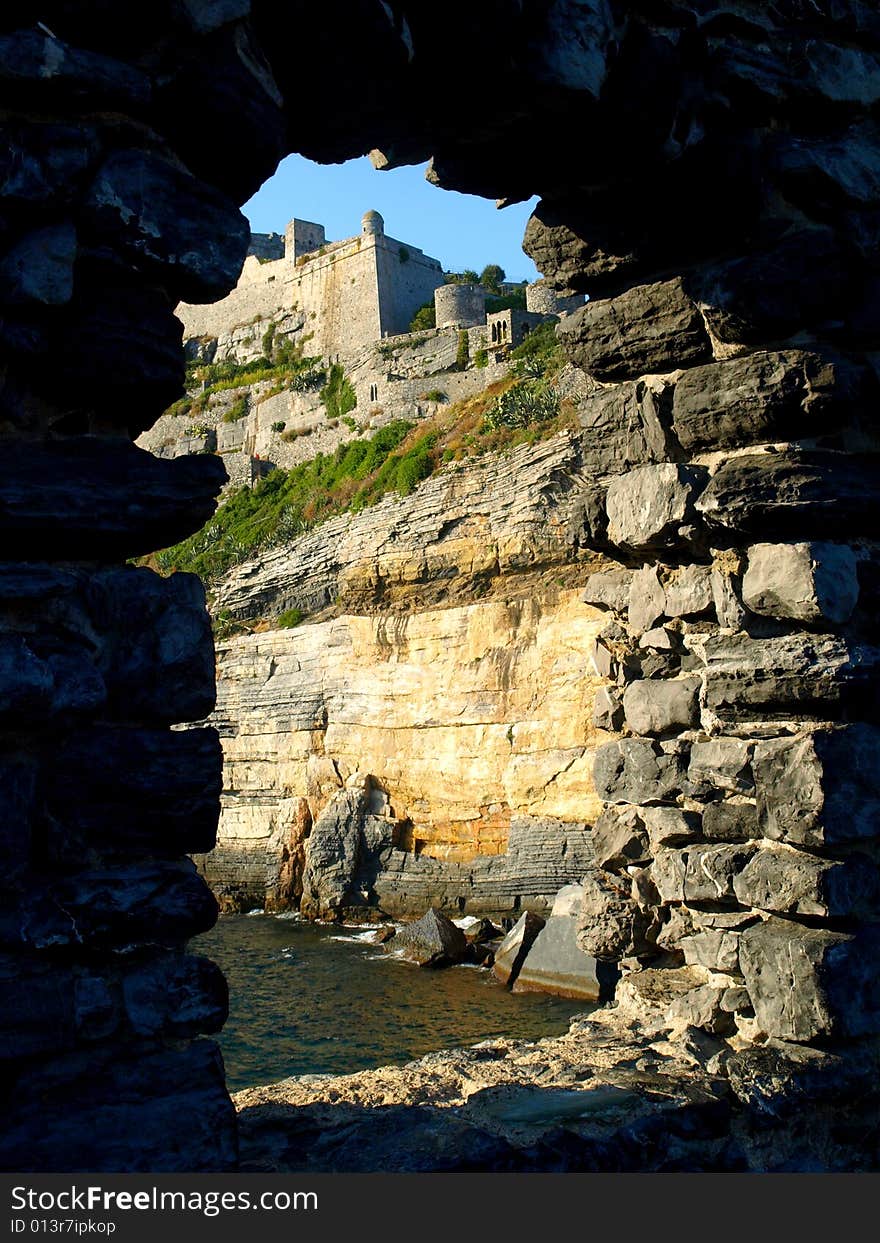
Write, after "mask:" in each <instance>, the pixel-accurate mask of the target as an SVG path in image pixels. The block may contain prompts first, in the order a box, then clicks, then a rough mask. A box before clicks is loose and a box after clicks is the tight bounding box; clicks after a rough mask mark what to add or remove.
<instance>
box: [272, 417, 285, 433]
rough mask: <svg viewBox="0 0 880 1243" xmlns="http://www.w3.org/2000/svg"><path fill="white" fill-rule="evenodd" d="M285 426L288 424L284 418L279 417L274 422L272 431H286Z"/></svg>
mask: <svg viewBox="0 0 880 1243" xmlns="http://www.w3.org/2000/svg"><path fill="white" fill-rule="evenodd" d="M285 427H287V424H286V423H285V422H284V420H283V419H277V420H276V422H274V423H273V424H272V431H273V432H283V431H284V429H285Z"/></svg>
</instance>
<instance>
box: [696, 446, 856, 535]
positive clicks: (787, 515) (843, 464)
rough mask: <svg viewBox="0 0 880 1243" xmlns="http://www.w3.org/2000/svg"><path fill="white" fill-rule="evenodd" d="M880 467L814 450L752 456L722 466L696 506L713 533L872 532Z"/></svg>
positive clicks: (806, 533) (793, 533)
mask: <svg viewBox="0 0 880 1243" xmlns="http://www.w3.org/2000/svg"><path fill="white" fill-rule="evenodd" d="M878 488H880V465H878V464H877V463H876V462H875V461H873V460H872V459H865V458H854V457H852V456H849V455H844V454H835V453H819V452H801V453H796V452H791V451H786V452H785V453H749V454H744V455H743V456H742V457H737V458H733V459H732V460H731V461H729V462H725V463H724V465H723V466H721V467H720V468H719V469H718V471H717V472H716V473H715V474H714V475H713V476H712V478H711V479H710V480H709V482H708V484H707V485H706V488H705V489H704V490H703V492H702V494H701V495H700V496H699V497H698V498H697V500H696V509H697V511H698V513H700V514H701V515H702V517H703V518H704V519H705V521H706V522H707V523H708V524H709V525H710V526H712V527H717V528H720V529H722V530H725V531H729V532H731V533H735V534H739V535H743V536H751V537H758V538H762V539H780V540H784V539H788V538H795V539H798V538H799V539H811V538H813V537H816V538H818V539H822V538H823V537H824V536H827V535H828V533H829V531H839V532H840V533H841V534H842V535H845V536H846V538H847V539H852V538H855V537H856V536H858V535H867V534H871V533H873V532H875V531H876V530H877V527H878V519H877V515H876V512H875V504H874V497H875V496H876V494H877V490H878Z"/></svg>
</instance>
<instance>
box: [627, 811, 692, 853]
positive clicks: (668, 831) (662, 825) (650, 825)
mask: <svg viewBox="0 0 880 1243" xmlns="http://www.w3.org/2000/svg"><path fill="white" fill-rule="evenodd" d="M640 814H641V817H642V819H643V821H644V823H645V828H646V829H647V831H648V842H649V845H650V851H651V854H652V855H654V856H656V855H657V853H658V851H660V850H662V849H663V848H664V847H669V846H683V845H685V844H686V843H687V842H693V841H697V840H698V839H699V838H700V836H701V834H702V826H701V817H700V816H699V814H698V813H697V812H693V811H682V810H681V808H680V807H643V808H641V813H640Z"/></svg>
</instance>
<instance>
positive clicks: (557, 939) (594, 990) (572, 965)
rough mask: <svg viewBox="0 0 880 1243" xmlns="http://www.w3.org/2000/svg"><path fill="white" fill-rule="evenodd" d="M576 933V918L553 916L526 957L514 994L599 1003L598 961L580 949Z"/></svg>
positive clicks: (515, 984)
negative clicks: (548, 995) (552, 996)
mask: <svg viewBox="0 0 880 1243" xmlns="http://www.w3.org/2000/svg"><path fill="white" fill-rule="evenodd" d="M577 930H578V919H577V917H576V916H574V915H551V916H550V918H549V919H548V920H547V922H546V924H545V925H544V927H543V928H542V929H541V931H540V932H539V933H538V935H537V937H536V938H535V940H534V943H533V945H532V948H531V949H530V950H529V952H528V954H527V955H526V959H525V962H524V963H523V965H522V967H521V968H520V972H519V975H518V976H517V977H516V980H515V981H514V984H513V991H514V992H515V993H552V994H553V995H554V996H556V997H573V998H575V999H577V1000H584V1001H598V999H599V981H598V979H597V977H596V961H595V959H594V958H591V957H590V955H589V954H586V953H584V951H583V950H582V949H581V948H580V945H579V943H578V937H577Z"/></svg>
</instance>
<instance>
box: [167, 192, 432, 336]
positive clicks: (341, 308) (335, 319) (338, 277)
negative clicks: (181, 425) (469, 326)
mask: <svg viewBox="0 0 880 1243" xmlns="http://www.w3.org/2000/svg"><path fill="white" fill-rule="evenodd" d="M278 237H279V235H278V234H262V235H255V238H254V244H253V245H252V247H251V253H250V254H249V255H248V257H247V259H246V260H245V263H244V267H243V269H242V273H241V277H240V278H239V282H238V284H237V285H236V287H235V289H233V290H232V292H231V293H230V294H228V295H227V296H226V297H225V298H221V299H220V301H219V302H214V303H212V304H211V305H209V306H193V305H190V304H188V303H181V304H180V306H178V308H177V315H178V317H179V318H180V319H181V320H182V321H183V326H184V337H185V338H193V337H216V338H233V339H234V338H235V337H236V335H239V336H240V335H241V331H242V330H243V329H245V328H247V326H248V325H250V324H253V325H255V326H256V325H259V323H260V322H263V321H266V322H268V321H272V322H276V321H278V320H279V319H283V320H285V321H286V322H287V323H288V325H289V326H290V332H291V334H292V335H296V334H297V333H299V334H301V335H302V337H303V339H304V340H305V339H306V338H308V347H307V348H308V352H309V353H313V354H319V355H321V356H322V357H325V358H326V357H336V356H340V357H351V356H352V355H354V354H356V353H357V352H358V351H359V350H362V349H363V348H364V347H365V346H367V345H371V344H372V343H373V342H375V341H378V340H381V339H382V338H383V337H387V336H395V335H398V334H400V333H405V332H406V331H407V330H408V327H409V323H410V321H411V319H412V317H413V315H414V314H415V312H416V311H417V310H418V308H419V307H420V306H423V305H424V303H425V302H428V301H430V300H431V298H432V297H433V295H434V291H435V289H437V288H438V287H439V286H441V285H442V284H443V269H442V266H441V264H440V261H439V260H438V259H433V258H431V257H430V256H429V255H426V254H425V253H424V251H423V250H421V249H420V248H419V247H418V246H413V245H412V244H411V243H409V242H401V241H398V240H397V239H396V238H393V237H389V235H388V234H387V233H386V232H385V222H384V221H383V219H382V217H381V216H380V215H379V213H378V212H372V211H371V212H367V213H366V214H365V215H364V217H363V220H362V222H361V232H360V233H359V234H356V235H354V236H352V237H348V238H343V239H342V240H341V241H328V240H327V236H326V231H325V228H324V226H323V225H322V224H318V223H316V222H314V221H309V220H299V219H294V220H291V221H290V223H289V224H288V225H287V228H286V229H285V231H284V244H283V253H279V251H280V247H279V246H278V241H277V240H276V239H278ZM270 239H271V240H270ZM273 256H274V257H273ZM258 335H259V334H258V333H257V332H255V333H254V336H255V339H256V337H257V336H258Z"/></svg>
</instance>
